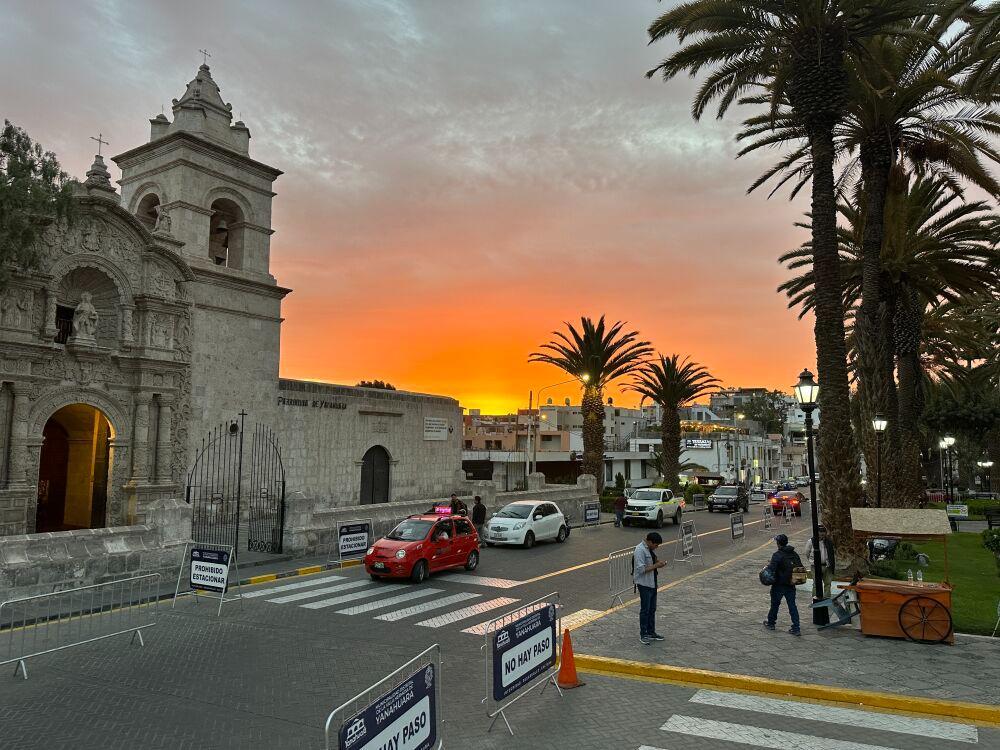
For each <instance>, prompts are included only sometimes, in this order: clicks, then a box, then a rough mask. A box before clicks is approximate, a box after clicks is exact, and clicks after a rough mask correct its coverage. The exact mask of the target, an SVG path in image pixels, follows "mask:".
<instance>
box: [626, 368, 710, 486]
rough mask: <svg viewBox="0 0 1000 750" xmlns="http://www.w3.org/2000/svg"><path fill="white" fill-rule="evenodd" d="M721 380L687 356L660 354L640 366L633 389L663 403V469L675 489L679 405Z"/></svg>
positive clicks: (679, 458) (703, 393)
mask: <svg viewBox="0 0 1000 750" xmlns="http://www.w3.org/2000/svg"><path fill="white" fill-rule="evenodd" d="M718 383H719V381H718V380H717V379H716V378H714V377H712V374H711V373H710V372H709V371H708V370H707V369H705V368H704V367H702V366H701V365H699V364H698V363H697V362H691V361H689V360H688V358H687V357H685V358H684V360H683V361H681V360H680V357H679V356H678V355H677V354H672V355H670V356H669V357H668V356H664V355H662V354H661V355H660V357H659V360H658V361H652V362H647V363H646V364H644V365H642V366H641V367H640V368H638V369H637V370H636V374H635V377H634V378H633V380H632V385H631V386H630V389H631V390H633V391H635V392H636V393H639V394H641V395H643V396H645V397H646V398H648V399H649V400H650V401H652V402H653V403H654V404H656V405H657V406H659V407H660V414H661V417H660V444H661V448H660V450H661V453H662V456H663V458H662V460H661V473H662V474H663V477H664V479H665V480H666V481H667V483H668V484H669V485H670V488H671V489H673V490H678V489H679V480H678V474H679V473H680V460H681V417H680V414H679V413H678V409H680V408H681V407H682V406H685V405H687V404H689V403H691V402H692V401H694V400H695V399H696V398H698V397H700V396H704V395H706V394H708V393H711V392H712V391H713V390H715V387H716V385H717V384H718Z"/></svg>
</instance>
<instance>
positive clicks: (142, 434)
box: [132, 393, 153, 484]
mask: <svg viewBox="0 0 1000 750" xmlns="http://www.w3.org/2000/svg"><path fill="white" fill-rule="evenodd" d="M152 397H153V395H152V394H151V393H137V394H135V430H134V431H133V432H132V448H133V450H132V483H133V484H145V483H146V482H147V481H148V480H149V402H150V400H151V399H152Z"/></svg>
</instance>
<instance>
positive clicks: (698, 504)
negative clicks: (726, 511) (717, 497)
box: [691, 493, 708, 510]
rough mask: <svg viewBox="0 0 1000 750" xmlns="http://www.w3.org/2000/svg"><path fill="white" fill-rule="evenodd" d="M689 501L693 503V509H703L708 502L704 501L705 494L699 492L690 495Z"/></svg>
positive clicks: (706, 506)
mask: <svg viewBox="0 0 1000 750" xmlns="http://www.w3.org/2000/svg"><path fill="white" fill-rule="evenodd" d="M691 502H692V503H693V504H694V509H695V510H705V509H706V508H708V503H707V502H705V496H704V495H702V494H701V493H698V494H697V495H692V496H691Z"/></svg>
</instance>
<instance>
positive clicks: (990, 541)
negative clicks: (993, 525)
mask: <svg viewBox="0 0 1000 750" xmlns="http://www.w3.org/2000/svg"><path fill="white" fill-rule="evenodd" d="M983 546H984V547H985V548H986V549H988V550H989V551H990V552H992V553H993V554H994V555H996V556H997V557H1000V529H985V530H983Z"/></svg>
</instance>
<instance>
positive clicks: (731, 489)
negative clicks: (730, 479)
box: [715, 487, 736, 495]
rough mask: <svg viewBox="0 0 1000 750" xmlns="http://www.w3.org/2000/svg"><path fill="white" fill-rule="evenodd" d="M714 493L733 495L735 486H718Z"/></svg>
mask: <svg viewBox="0 0 1000 750" xmlns="http://www.w3.org/2000/svg"><path fill="white" fill-rule="evenodd" d="M715 494H716V495H735V494H736V488H735V487H719V489H717V490H716V491H715Z"/></svg>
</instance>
